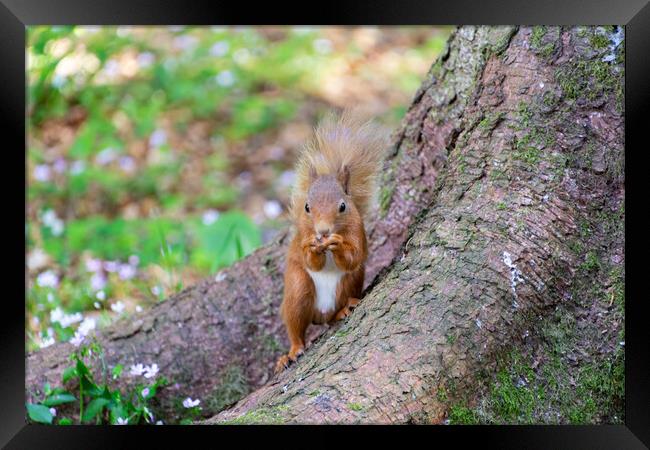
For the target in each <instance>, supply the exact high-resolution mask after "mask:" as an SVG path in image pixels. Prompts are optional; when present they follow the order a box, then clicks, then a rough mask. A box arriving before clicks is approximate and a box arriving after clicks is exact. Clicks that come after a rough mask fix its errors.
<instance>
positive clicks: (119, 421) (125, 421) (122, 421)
mask: <svg viewBox="0 0 650 450" xmlns="http://www.w3.org/2000/svg"><path fill="white" fill-rule="evenodd" d="M116 424H117V425H128V424H129V419H122V418H121V417H118V418H117V422H116Z"/></svg>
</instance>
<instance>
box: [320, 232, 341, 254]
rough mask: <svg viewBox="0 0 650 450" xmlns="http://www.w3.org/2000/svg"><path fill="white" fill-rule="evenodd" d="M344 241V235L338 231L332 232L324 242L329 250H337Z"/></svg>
mask: <svg viewBox="0 0 650 450" xmlns="http://www.w3.org/2000/svg"><path fill="white" fill-rule="evenodd" d="M342 243H343V236H341V235H340V234H336V233H335V234H331V235H330V236H329V237H328V238H327V240H326V241H325V242H324V244H325V246H326V248H327V249H328V250H336V249H338V248H339V247H340V246H341V244H342Z"/></svg>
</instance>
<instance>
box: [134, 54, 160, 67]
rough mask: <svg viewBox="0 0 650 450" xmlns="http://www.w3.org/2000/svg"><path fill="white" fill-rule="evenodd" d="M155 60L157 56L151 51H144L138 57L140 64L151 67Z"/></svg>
mask: <svg viewBox="0 0 650 450" xmlns="http://www.w3.org/2000/svg"><path fill="white" fill-rule="evenodd" d="M155 60H156V58H155V56H154V54H153V53H151V52H142V53H140V54H139V55H138V57H137V61H138V65H139V66H140V67H149V66H150V65H152V64H153V63H154V61H155Z"/></svg>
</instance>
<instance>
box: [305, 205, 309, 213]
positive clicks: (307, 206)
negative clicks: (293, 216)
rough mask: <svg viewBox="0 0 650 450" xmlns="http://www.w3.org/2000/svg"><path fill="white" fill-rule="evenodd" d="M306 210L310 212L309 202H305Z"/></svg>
mask: <svg viewBox="0 0 650 450" xmlns="http://www.w3.org/2000/svg"><path fill="white" fill-rule="evenodd" d="M305 211H307V214H309V203H305Z"/></svg>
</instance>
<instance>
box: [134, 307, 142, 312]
mask: <svg viewBox="0 0 650 450" xmlns="http://www.w3.org/2000/svg"><path fill="white" fill-rule="evenodd" d="M135 312H139V313H140V312H142V306H140V305H136V307H135Z"/></svg>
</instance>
